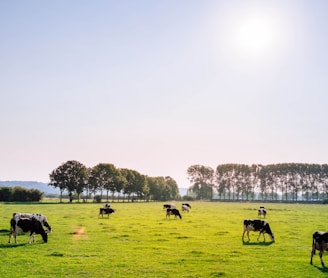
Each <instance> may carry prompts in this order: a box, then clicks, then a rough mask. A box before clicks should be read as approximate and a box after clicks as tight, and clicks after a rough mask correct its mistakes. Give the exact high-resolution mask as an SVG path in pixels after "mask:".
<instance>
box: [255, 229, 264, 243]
mask: <svg viewBox="0 0 328 278" xmlns="http://www.w3.org/2000/svg"><path fill="white" fill-rule="evenodd" d="M261 234H262V235H263V239H264V241H265V233H263V232H262V231H260V233H259V236H258V237H257V241H259V239H260V236H261Z"/></svg>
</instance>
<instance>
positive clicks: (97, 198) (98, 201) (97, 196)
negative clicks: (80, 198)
mask: <svg viewBox="0 0 328 278" xmlns="http://www.w3.org/2000/svg"><path fill="white" fill-rule="evenodd" d="M95 201H96V202H97V203H101V196H100V195H96V196H95Z"/></svg>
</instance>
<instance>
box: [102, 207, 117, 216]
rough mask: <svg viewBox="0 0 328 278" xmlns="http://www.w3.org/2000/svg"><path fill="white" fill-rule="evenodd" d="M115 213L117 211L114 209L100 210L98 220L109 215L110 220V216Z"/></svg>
mask: <svg viewBox="0 0 328 278" xmlns="http://www.w3.org/2000/svg"><path fill="white" fill-rule="evenodd" d="M114 212H115V210H114V209H112V208H100V209H99V215H98V218H99V216H100V215H101V217H104V214H107V215H108V218H109V216H110V215H111V214H112V213H114Z"/></svg>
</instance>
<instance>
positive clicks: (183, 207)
mask: <svg viewBox="0 0 328 278" xmlns="http://www.w3.org/2000/svg"><path fill="white" fill-rule="evenodd" d="M181 210H182V211H186V212H189V207H188V206H186V205H185V204H182V206H181Z"/></svg>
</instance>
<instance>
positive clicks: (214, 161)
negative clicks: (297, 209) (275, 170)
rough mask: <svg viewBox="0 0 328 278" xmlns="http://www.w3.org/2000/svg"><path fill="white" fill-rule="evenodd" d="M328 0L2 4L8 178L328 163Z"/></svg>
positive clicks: (1, 108)
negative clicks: (110, 168)
mask: <svg viewBox="0 0 328 278" xmlns="http://www.w3.org/2000/svg"><path fill="white" fill-rule="evenodd" d="M327 13H328V1H324V0H315V1H302V0H282V1H280V0H274V1H264V0H263V1H252V0H240V1H238V0H231V1H230V0H229V1H219V0H213V1H211V0H205V1H192V0H181V1H173V0H168V1H150V0H149V1H124V0H123V1H83V0H72V1H9V0H2V1H0V36H1V43H0V76H1V77H0V78H1V82H0V91H1V92H0V99H1V102H0V130H1V136H0V180H33V181H40V182H48V181H49V174H50V173H51V172H52V170H54V169H55V168H57V167H58V166H60V165H61V164H62V163H64V162H66V161H68V160H77V161H79V162H81V163H83V164H84V165H85V166H87V167H93V166H95V165H97V164H98V163H112V164H114V165H115V166H116V167H118V168H129V169H133V170H137V171H138V172H140V173H141V174H145V175H149V176H154V177H155V176H171V177H172V178H173V179H175V180H176V181H177V183H178V186H179V187H189V186H190V184H189V182H188V180H187V174H186V172H187V168H188V167H189V166H191V165H194V164H200V165H205V166H210V167H212V168H213V169H215V168H216V166H217V165H219V164H223V163H243V164H253V163H261V164H264V165H266V164H271V163H285V162H295V163H296V162H299V163H319V164H325V163H327V158H328V144H327V142H328V125H327V123H326V119H328V109H327V104H328V92H327V88H328V84H327V83H328V78H327V72H328V51H327V49H328V28H327V26H328V17H327Z"/></svg>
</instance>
